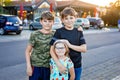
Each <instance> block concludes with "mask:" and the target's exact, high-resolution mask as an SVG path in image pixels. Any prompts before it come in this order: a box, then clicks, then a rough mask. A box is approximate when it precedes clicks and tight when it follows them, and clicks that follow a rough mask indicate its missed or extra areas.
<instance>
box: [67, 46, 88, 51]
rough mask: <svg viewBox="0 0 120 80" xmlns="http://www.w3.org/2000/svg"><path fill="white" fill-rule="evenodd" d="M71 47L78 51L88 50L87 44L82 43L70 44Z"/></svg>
mask: <svg viewBox="0 0 120 80" xmlns="http://www.w3.org/2000/svg"><path fill="white" fill-rule="evenodd" d="M69 48H71V49H73V50H75V51H78V52H84V53H85V52H86V51H87V46H86V44H82V45H80V46H76V45H72V44H69Z"/></svg>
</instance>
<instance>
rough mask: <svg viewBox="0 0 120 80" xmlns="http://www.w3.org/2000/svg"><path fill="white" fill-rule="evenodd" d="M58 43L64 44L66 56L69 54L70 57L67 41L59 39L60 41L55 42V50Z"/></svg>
mask: <svg viewBox="0 0 120 80" xmlns="http://www.w3.org/2000/svg"><path fill="white" fill-rule="evenodd" d="M58 43H62V44H64V46H65V49H66V52H65V56H68V57H69V48H68V46H67V44H66V43H65V42H63V41H59V40H58V41H56V42H55V43H54V44H53V48H54V51H55V48H56V45H57V44H58ZM56 56H57V55H56Z"/></svg>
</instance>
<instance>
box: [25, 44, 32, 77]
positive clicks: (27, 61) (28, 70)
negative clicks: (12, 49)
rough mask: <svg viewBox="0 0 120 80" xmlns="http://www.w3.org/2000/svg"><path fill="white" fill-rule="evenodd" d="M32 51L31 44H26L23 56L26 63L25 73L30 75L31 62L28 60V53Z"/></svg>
mask: <svg viewBox="0 0 120 80" xmlns="http://www.w3.org/2000/svg"><path fill="white" fill-rule="evenodd" d="M31 51H32V45H30V44H28V46H27V48H26V51H25V57H26V63H27V65H26V66H27V70H26V71H27V75H28V76H31V75H32V67H31V62H30V55H31Z"/></svg>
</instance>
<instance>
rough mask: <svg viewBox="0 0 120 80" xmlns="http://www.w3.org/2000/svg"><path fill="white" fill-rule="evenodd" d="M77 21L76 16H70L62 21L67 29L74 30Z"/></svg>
mask: <svg viewBox="0 0 120 80" xmlns="http://www.w3.org/2000/svg"><path fill="white" fill-rule="evenodd" d="M75 19H76V18H75V16H70V15H68V16H67V17H64V18H63V19H62V22H63V23H64V25H65V27H68V28H72V27H73V26H74V22H75Z"/></svg>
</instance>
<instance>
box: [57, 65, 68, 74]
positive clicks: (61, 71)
mask: <svg viewBox="0 0 120 80" xmlns="http://www.w3.org/2000/svg"><path fill="white" fill-rule="evenodd" d="M58 69H59V71H60V73H61V74H65V73H66V71H67V68H66V67H65V66H63V65H62V64H59V66H58Z"/></svg>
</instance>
